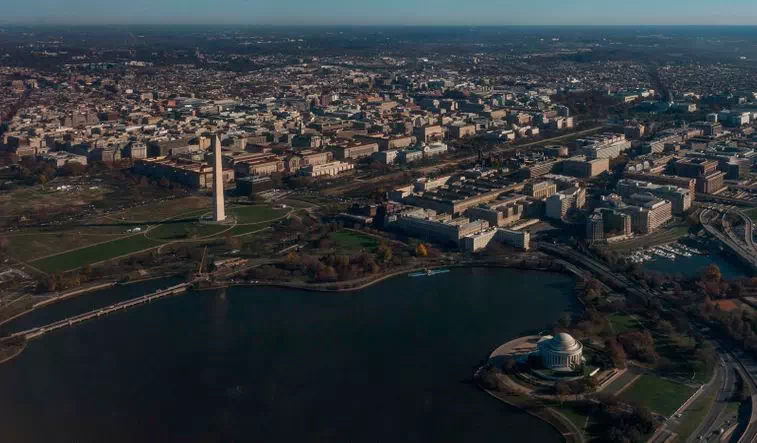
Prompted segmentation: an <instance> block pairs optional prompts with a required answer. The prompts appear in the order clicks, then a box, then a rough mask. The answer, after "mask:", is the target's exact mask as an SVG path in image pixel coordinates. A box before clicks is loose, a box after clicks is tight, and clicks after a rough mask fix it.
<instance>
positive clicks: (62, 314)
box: [0, 278, 182, 335]
mask: <svg viewBox="0 0 757 443" xmlns="http://www.w3.org/2000/svg"><path fill="white" fill-rule="evenodd" d="M181 282H182V280H181V279H178V278H167V279H161V280H150V281H146V282H142V283H134V284H131V285H124V286H114V287H112V288H109V289H108V290H105V291H97V292H91V293H88V294H83V295H80V296H77V297H74V298H71V299H69V300H65V301H63V302H58V303H54V304H52V305H49V306H47V307H45V308H44V309H38V310H36V311H32V312H30V313H28V314H26V315H23V316H21V317H19V318H17V319H15V320H13V321H10V322H8V323H6V324H4V325H2V326H0V335H8V334H11V333H13V332H17V331H24V330H27V329H31V328H33V327H36V326H42V325H45V324H49V323H53V322H55V321H57V320H60V319H63V318H66V317H72V316H74V315H78V314H82V313H84V312H89V311H92V310H94V309H97V308H102V307H104V306H108V305H112V304H113V303H118V302H120V301H123V300H129V299H131V298H136V297H139V296H141V295H144V294H149V293H150V292H154V291H157V290H158V289H163V288H167V287H169V286H173V285H176V284H178V283H181Z"/></svg>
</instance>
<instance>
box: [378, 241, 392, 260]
mask: <svg viewBox="0 0 757 443" xmlns="http://www.w3.org/2000/svg"><path fill="white" fill-rule="evenodd" d="M376 258H378V261H379V263H389V262H391V261H392V248H390V247H389V246H387V245H385V244H383V243H382V244H381V245H379V247H378V249H376Z"/></svg>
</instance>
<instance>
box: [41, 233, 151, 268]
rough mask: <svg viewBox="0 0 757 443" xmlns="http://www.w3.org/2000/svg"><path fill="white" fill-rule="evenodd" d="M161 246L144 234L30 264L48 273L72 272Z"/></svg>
mask: <svg viewBox="0 0 757 443" xmlns="http://www.w3.org/2000/svg"><path fill="white" fill-rule="evenodd" d="M160 244H161V242H158V241H154V240H150V239H148V238H146V237H145V236H144V234H137V235H133V236H130V237H122V238H119V239H118V240H113V241H109V242H106V243H101V244H98V245H94V246H88V247H85V248H80V249H75V250H73V251H68V252H64V253H62V254H57V255H52V256H50V257H46V258H43V259H40V260H35V261H33V262H30V264H31V265H32V266H34V267H35V268H37V269H39V270H41V271H45V272H48V273H50V272H61V271H70V270H72V269H77V268H80V267H82V266H85V265H88V264H92V263H97V262H100V261H103V260H109V259H112V258H116V257H120V256H123V255H129V254H133V253H135V252H139V251H142V250H145V249H149V248H154V247H155V246H159V245H160Z"/></svg>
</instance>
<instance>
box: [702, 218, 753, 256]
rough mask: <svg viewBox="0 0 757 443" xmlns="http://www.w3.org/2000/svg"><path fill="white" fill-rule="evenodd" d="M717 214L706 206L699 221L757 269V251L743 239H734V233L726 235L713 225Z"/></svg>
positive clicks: (711, 233)
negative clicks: (742, 240)
mask: <svg viewBox="0 0 757 443" xmlns="http://www.w3.org/2000/svg"><path fill="white" fill-rule="evenodd" d="M716 216H717V212H715V210H713V209H709V208H706V209H704V210H702V212H700V213H699V221H700V222H701V223H702V226H704V229H705V230H706V231H707V232H708V233H709V234H710V235H712V236H713V237H715V238H717V239H718V240H719V241H720V242H721V243H723V244H724V245H726V246H728V248H729V249H731V250H732V251H733V252H734V253H736V255H738V256H739V257H740V258H741V259H742V261H743V262H744V263H746V264H748V265H749V266H751V267H752V269H755V270H757V251H755V250H754V249H750V248H749V247H748V246H747V245H746V244H745V243H743V242H741V241H736V240H734V238H732V237H733V233H730V232H729V233H728V235H725V234H723V233H722V232H720V231H719V230H718V229H717V228H716V227H715V226H713V225H712V220H713V217H716ZM727 226H730V225H727ZM750 226H751V224H750ZM726 230H730V227H727V228H726Z"/></svg>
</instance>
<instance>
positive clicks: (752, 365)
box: [536, 214, 757, 443]
mask: <svg viewBox="0 0 757 443" xmlns="http://www.w3.org/2000/svg"><path fill="white" fill-rule="evenodd" d="M709 215H712V214H709ZM709 215H708V216H709ZM700 217H701V214H700ZM713 229H714V227H713ZM718 234H719V238H721V239H726V237H725V236H724V235H723V234H722V233H720V232H718ZM721 241H722V240H721ZM536 246H537V248H538V249H540V250H542V251H545V252H548V253H551V254H553V255H558V256H560V257H562V258H564V259H566V260H567V261H569V262H571V263H573V264H574V265H577V266H579V267H582V268H584V269H587V270H589V271H591V272H592V273H593V274H594V275H597V276H598V277H600V278H601V279H603V280H604V281H605V282H608V283H609V284H610V286H614V287H615V288H617V289H618V290H619V291H625V292H626V293H628V294H629V295H631V296H634V297H637V298H639V299H641V300H646V299H650V298H657V299H659V300H660V301H661V302H664V300H663V299H661V298H660V297H658V296H657V295H655V294H653V293H650V292H648V291H646V290H642V289H639V287H638V285H637V284H636V283H635V282H633V281H631V280H630V279H628V278H627V277H626V276H624V275H622V274H616V273H613V272H612V271H611V270H610V269H609V268H607V267H606V266H605V265H604V264H602V263H599V262H597V261H596V260H594V259H592V258H591V257H588V256H586V255H584V254H581V253H580V252H578V251H576V250H574V249H572V248H570V247H568V246H567V245H560V244H549V243H538V244H537V245H536ZM668 308H669V309H671V310H674V311H676V312H678V310H677V308H676V307H675V306H668ZM681 314H682V315H687V314H685V313H683V312H681ZM693 323H697V324H698V322H697V321H694V322H693ZM700 326H701V327H702V329H705V326H704V325H700ZM708 338H710V339H712V340H713V341H715V342H716V343H718V345H719V346H720V349H721V351H719V354H720V356H721V358H722V359H723V360H724V361H725V362H726V369H727V370H728V371H730V370H731V369H733V370H741V371H742V372H743V373H744V374H745V375H746V377H745V380H744V381H745V383H747V384H748V385H749V387H750V389H752V391H751V392H752V397H751V400H752V419H751V420H750V422H749V425H748V426H747V429H746V431H745V432H744V434H743V435H742V436H741V437H740V438H739V439H738V440H736V441H737V442H738V443H746V442H757V422H756V419H757V382H756V381H755V380H756V378H757V361H755V360H754V358H752V357H751V356H749V355H747V354H746V353H745V352H743V351H742V350H728V349H729V346H728V345H727V344H724V343H722V342H721V341H720V340H719V339H718V338H717V337H714V336H709V337H708ZM730 377H731V376H730V373H729V380H730V383H731V384H732V383H733V379H732V378H730ZM727 381H728V380H727ZM722 386H723V385H721V390H722ZM728 390H729V389H728V388H726V389H725V391H728ZM725 395H726V394H724V393H723V392H721V393H720V394H719V400H720V399H722V398H724V396H725ZM721 407H724V406H723V405H722V404H721V405H720V407H718V408H713V410H712V411H710V414H709V415H708V417H707V419H705V421H704V424H705V426H707V428H708V429H704V427H702V431H705V433H706V432H710V433H711V432H712V431H713V430H714V429H711V428H713V427H715V426H718V425H719V424H720V421H719V420H720V419H722V410H721ZM715 429H719V428H715ZM669 434H670V432H665V430H663V432H660V433H659V434H658V436H662V435H669ZM699 435H702V434H699Z"/></svg>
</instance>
